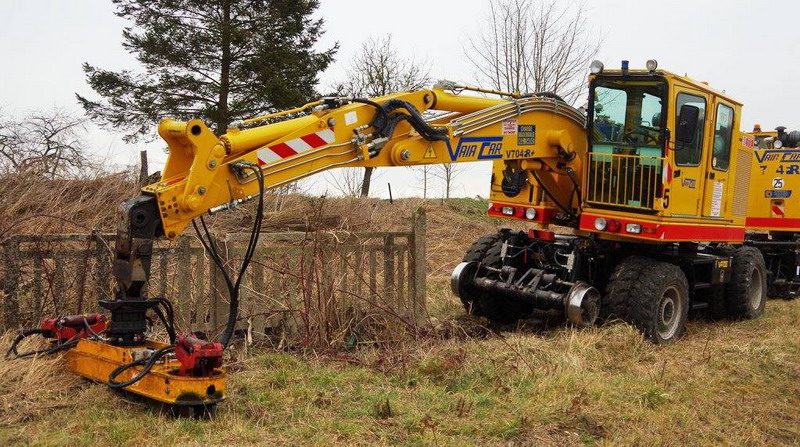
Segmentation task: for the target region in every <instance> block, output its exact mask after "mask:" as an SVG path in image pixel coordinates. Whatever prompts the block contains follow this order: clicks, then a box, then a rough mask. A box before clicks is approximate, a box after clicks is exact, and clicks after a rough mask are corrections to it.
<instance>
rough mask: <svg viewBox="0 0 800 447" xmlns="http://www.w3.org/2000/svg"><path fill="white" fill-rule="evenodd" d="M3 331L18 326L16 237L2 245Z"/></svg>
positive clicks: (17, 255)
mask: <svg viewBox="0 0 800 447" xmlns="http://www.w3.org/2000/svg"><path fill="white" fill-rule="evenodd" d="M2 249H3V264H4V269H5V272H4V275H5V276H4V278H3V297H4V299H3V329H4V330H8V329H11V328H14V327H16V326H17V325H18V324H19V297H18V296H17V290H18V286H19V268H18V266H17V260H18V259H19V243H18V242H17V238H16V237H12V238H10V239H9V241H8V242H7V243H6V244H4V245H3V247H2Z"/></svg>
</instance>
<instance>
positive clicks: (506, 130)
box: [503, 118, 517, 135]
mask: <svg viewBox="0 0 800 447" xmlns="http://www.w3.org/2000/svg"><path fill="white" fill-rule="evenodd" d="M516 133H517V119H516V118H509V119H507V120H504V121H503V135H516Z"/></svg>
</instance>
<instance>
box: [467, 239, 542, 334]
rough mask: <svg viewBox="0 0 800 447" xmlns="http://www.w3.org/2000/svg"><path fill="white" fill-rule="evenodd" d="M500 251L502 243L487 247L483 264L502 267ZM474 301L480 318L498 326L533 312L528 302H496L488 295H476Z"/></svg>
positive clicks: (496, 300)
mask: <svg viewBox="0 0 800 447" xmlns="http://www.w3.org/2000/svg"><path fill="white" fill-rule="evenodd" d="M502 250H503V242H502V241H498V242H497V243H495V244H494V245H492V246H491V247H489V249H488V250H486V255H485V256H484V258H483V264H484V265H486V266H489V267H495V268H500V267H502V266H503V258H502V256H501V254H502ZM475 301H476V304H477V306H476V307H477V308H478V309H480V315H481V316H484V317H486V318H488V319H489V320H491V321H493V322H495V323H500V324H510V323H514V322H515V321H518V320H521V319H523V318H526V317H528V316H530V314H531V312H533V305H532V304H531V303H529V302H523V301H515V300H498V299H496V297H494V296H492V295H491V294H489V293H480V294H478V296H477V297H476V300H475ZM474 307H475V306H474ZM476 315H478V314H476Z"/></svg>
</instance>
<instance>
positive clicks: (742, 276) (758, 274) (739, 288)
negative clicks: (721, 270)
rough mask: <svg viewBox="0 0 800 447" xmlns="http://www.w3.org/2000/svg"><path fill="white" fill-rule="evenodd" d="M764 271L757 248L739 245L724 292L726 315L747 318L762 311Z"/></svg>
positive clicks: (765, 292)
mask: <svg viewBox="0 0 800 447" xmlns="http://www.w3.org/2000/svg"><path fill="white" fill-rule="evenodd" d="M766 271H767V268H766V266H765V264H764V257H763V256H762V255H761V252H760V251H758V249H757V248H755V247H740V248H739V249H737V250H736V251H735V252H734V253H733V276H732V277H731V282H730V283H729V284H728V287H727V290H726V293H725V298H726V304H727V308H728V315H730V316H731V317H734V318H748V319H749V318H756V317H758V316H759V315H761V314H762V313H763V312H764V305H765V303H766V301H767V275H766Z"/></svg>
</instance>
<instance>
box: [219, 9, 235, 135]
mask: <svg viewBox="0 0 800 447" xmlns="http://www.w3.org/2000/svg"><path fill="white" fill-rule="evenodd" d="M230 28H231V3H230V1H229V0H225V1H223V2H222V26H221V27H220V31H221V39H222V42H221V44H222V60H221V61H220V62H221V64H220V72H219V100H218V102H217V122H216V123H215V126H216V129H215V131H216V134H217V135H222V134H223V133H225V132H226V131H227V130H228V124H230V116H229V113H228V95H229V93H230V88H231V36H230Z"/></svg>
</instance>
